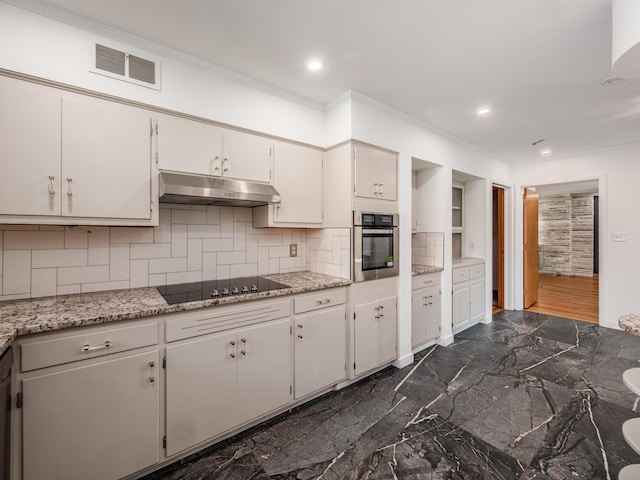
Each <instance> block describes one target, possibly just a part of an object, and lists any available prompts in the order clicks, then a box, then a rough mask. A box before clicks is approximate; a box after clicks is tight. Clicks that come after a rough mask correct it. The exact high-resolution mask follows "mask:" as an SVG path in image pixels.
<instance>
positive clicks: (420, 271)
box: [411, 263, 444, 277]
mask: <svg viewBox="0 0 640 480" xmlns="http://www.w3.org/2000/svg"><path fill="white" fill-rule="evenodd" d="M443 270H444V267H438V266H437V265H419V264H417V263H414V264H412V265H411V275H412V276H414V277H415V276H416V275H425V274H427V273H437V272H442V271H443Z"/></svg>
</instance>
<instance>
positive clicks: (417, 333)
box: [411, 288, 428, 347]
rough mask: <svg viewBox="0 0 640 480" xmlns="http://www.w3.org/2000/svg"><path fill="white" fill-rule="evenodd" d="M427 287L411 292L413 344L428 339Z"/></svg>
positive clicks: (413, 345) (419, 343)
mask: <svg viewBox="0 0 640 480" xmlns="http://www.w3.org/2000/svg"><path fill="white" fill-rule="evenodd" d="M427 295H428V294H427V289H426V288H420V289H418V290H414V291H413V292H411V346H412V347H415V346H417V345H421V344H423V343H424V342H426V341H427V304H428V298H427Z"/></svg>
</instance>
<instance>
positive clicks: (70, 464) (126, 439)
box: [22, 350, 160, 480]
mask: <svg viewBox="0 0 640 480" xmlns="http://www.w3.org/2000/svg"><path fill="white" fill-rule="evenodd" d="M158 361H159V354H158V351H157V350H154V351H150V352H146V353H140V354H135V355H130V356H126V357H124V358H118V359H114V360H108V361H104V362H100V363H95V364H91V365H84V366H76V365H75V364H71V365H72V367H71V368H68V369H65V370H62V371H57V372H54V373H45V374H43V375H38V376H34V377H31V378H28V379H24V380H23V381H22V396H23V399H24V400H23V407H22V436H23V447H22V458H23V476H22V479H23V480H42V479H43V478H60V479H62V478H65V479H80V478H90V479H92V480H116V479H119V478H122V477H125V476H127V475H130V474H132V473H134V472H137V471H139V470H142V469H143V468H146V467H149V466H151V465H153V464H155V463H157V462H158V459H159V451H160V442H159V438H160V432H159V419H160V416H159V398H160V392H159V386H158V382H157V381H156V380H157V376H158Z"/></svg>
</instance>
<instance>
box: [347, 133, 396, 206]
mask: <svg viewBox="0 0 640 480" xmlns="http://www.w3.org/2000/svg"><path fill="white" fill-rule="evenodd" d="M354 148H355V196H356V197H365V198H378V199H382V200H396V198H397V187H396V178H397V173H396V172H397V158H396V155H395V154H392V153H389V152H384V151H382V150H378V149H376V148H371V147H366V146H364V145H357V146H356V147H354Z"/></svg>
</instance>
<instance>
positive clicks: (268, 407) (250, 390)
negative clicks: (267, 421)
mask: <svg viewBox="0 0 640 480" xmlns="http://www.w3.org/2000/svg"><path fill="white" fill-rule="evenodd" d="M291 370H292V365H291V321H290V319H289V318H288V317H287V318H284V319H281V320H276V321H272V322H268V323H264V324H259V325H254V326H251V327H247V328H242V329H237V330H233V331H230V332H227V333H220V334H214V335H209V336H206V337H200V338H197V339H195V340H190V341H186V342H184V343H180V344H177V345H171V346H168V347H167V349H166V392H167V397H166V412H167V416H166V418H167V439H166V449H167V456H171V455H174V454H175V453H178V452H180V451H183V450H185V449H187V448H189V447H192V446H195V445H197V444H199V443H201V442H204V441H206V440H209V439H212V438H214V437H216V436H218V435H219V434H221V433H223V432H225V431H227V430H231V429H232V428H234V427H236V426H238V425H241V424H243V423H246V422H248V421H250V420H253V419H255V418H258V417H260V416H262V415H264V414H267V413H269V412H271V411H273V410H276V409H277V408H279V407H282V406H283V405H286V404H287V403H289V402H290V401H291Z"/></svg>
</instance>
